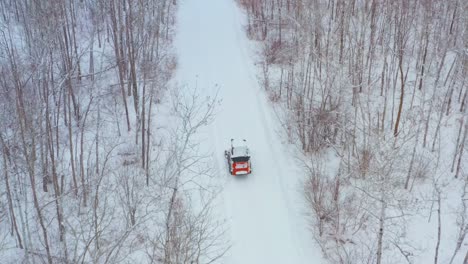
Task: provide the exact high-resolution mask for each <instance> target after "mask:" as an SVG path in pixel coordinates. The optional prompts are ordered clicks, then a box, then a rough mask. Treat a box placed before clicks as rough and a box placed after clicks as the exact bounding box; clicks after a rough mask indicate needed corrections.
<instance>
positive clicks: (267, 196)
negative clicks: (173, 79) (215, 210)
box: [176, 0, 323, 264]
mask: <svg viewBox="0 0 468 264" xmlns="http://www.w3.org/2000/svg"><path fill="white" fill-rule="evenodd" d="M179 8H180V9H179V11H178V12H179V13H178V22H177V23H178V31H177V37H176V48H177V53H178V57H179V68H178V73H177V81H178V82H179V83H182V84H188V85H195V83H196V85H197V86H198V89H199V90H200V91H201V92H202V93H204V94H206V95H207V94H210V93H211V94H213V93H215V91H216V90H217V89H219V98H220V99H221V100H222V102H221V105H220V106H219V107H218V109H217V114H216V119H215V121H214V122H213V124H212V125H211V127H210V131H211V134H210V137H211V140H210V141H209V142H208V143H207V144H208V145H210V149H211V150H213V155H214V156H215V159H216V160H217V169H218V170H219V171H218V173H217V174H218V175H219V177H220V178H222V179H223V185H224V188H223V192H222V197H221V199H222V204H223V206H224V208H223V209H222V210H221V211H223V212H220V213H222V214H223V215H224V216H225V217H226V218H227V219H228V226H227V228H228V230H229V233H228V234H229V235H230V238H229V239H230V241H231V242H232V248H231V249H230V251H229V252H228V255H227V257H226V258H225V259H224V260H223V263H236V264H247V263H255V264H261V263H268V264H271V263H281V264H286V263H294V264H299V263H323V261H321V258H320V252H319V250H318V249H317V246H315V245H314V243H313V242H312V238H311V234H310V233H309V231H308V229H307V225H306V220H305V217H304V216H303V214H302V213H303V212H302V209H301V208H302V207H301V205H302V200H301V193H300V191H299V190H300V186H299V180H300V178H299V177H298V174H297V169H295V167H296V166H295V165H294V164H295V161H294V159H293V158H292V157H290V156H289V155H288V154H287V153H286V152H285V151H284V146H283V145H282V144H281V140H280V139H279V136H278V134H277V131H278V128H279V124H278V121H277V120H276V117H275V115H274V112H273V111H272V109H271V108H270V106H269V104H268V102H267V100H266V96H265V93H264V92H263V91H262V90H261V88H260V87H259V84H258V81H257V78H256V72H257V71H256V67H255V65H254V59H253V56H252V54H253V51H252V49H253V43H252V42H250V41H249V40H248V39H247V37H246V35H245V32H244V30H243V25H244V24H245V16H244V14H243V12H242V11H241V10H240V8H239V7H238V6H237V4H236V3H235V2H234V0H180V2H179ZM231 137H234V138H245V139H247V141H248V143H249V147H250V150H251V153H252V168H253V171H254V172H253V174H251V175H249V176H247V177H241V178H236V177H233V176H230V175H229V174H228V172H227V168H226V162H225V159H224V156H223V152H224V150H225V149H226V148H227V147H228V146H229V144H230V138H231Z"/></svg>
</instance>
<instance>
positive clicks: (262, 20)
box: [238, 0, 468, 263]
mask: <svg viewBox="0 0 468 264" xmlns="http://www.w3.org/2000/svg"><path fill="white" fill-rule="evenodd" d="M238 2H239V3H240V5H241V6H242V7H243V8H244V10H245V11H246V14H247V19H248V23H247V25H246V31H247V34H248V35H249V36H250V38H252V39H254V40H256V41H260V42H261V43H262V49H261V58H262V61H261V62H260V63H259V65H260V67H261V72H262V78H261V80H262V82H263V86H264V87H265V89H266V90H267V91H268V94H269V96H270V99H271V100H272V101H273V102H279V103H280V104H279V105H280V106H283V109H285V110H286V111H285V113H286V114H285V117H284V120H289V121H288V122H287V121H285V122H284V127H285V128H286V130H287V131H288V136H289V139H290V140H291V141H292V142H298V144H299V145H300V148H301V149H302V150H303V151H304V152H305V153H309V154H310V155H312V157H313V158H311V161H310V163H309V165H308V167H309V169H310V175H309V180H308V181H307V182H306V184H305V187H304V188H305V194H306V200H307V201H308V203H309V206H310V208H311V211H312V212H313V213H312V215H314V219H313V223H314V226H315V229H314V233H315V234H316V237H317V238H318V241H321V242H322V243H321V245H322V246H323V251H324V254H325V255H326V256H327V257H328V258H329V259H330V260H331V262H332V263H363V262H366V263H368V262H372V263H383V262H385V258H383V257H382V256H383V255H385V254H384V253H383V251H385V250H387V251H388V252H392V251H395V252H396V253H395V254H396V255H399V256H400V257H401V260H400V261H398V262H405V261H409V262H411V261H412V260H414V254H416V252H417V250H416V249H415V248H413V247H412V246H413V244H414V243H413V242H414V241H411V239H410V238H408V237H405V234H406V233H405V232H406V231H404V229H405V228H406V227H407V222H406V221H408V219H410V218H411V217H412V216H410V215H416V214H417V213H415V212H414V211H412V210H416V209H415V208H414V207H412V206H413V205H414V204H417V206H418V207H419V208H420V210H423V209H421V208H422V207H424V206H426V205H427V203H429V204H430V203H431V202H429V200H430V199H428V198H427V197H426V199H427V200H425V201H424V202H421V197H418V198H419V202H418V203H416V202H415V201H417V200H416V199H417V198H416V197H415V194H414V191H413V187H414V183H415V182H416V183H418V181H422V180H423V179H432V183H427V184H428V185H432V186H431V188H432V191H433V194H432V195H431V197H432V198H433V200H432V201H434V200H437V201H439V203H438V205H439V211H438V212H439V214H440V208H441V207H443V206H444V200H443V198H441V196H442V197H443V193H444V192H455V193H458V194H459V198H458V199H457V204H459V205H460V208H465V207H466V201H465V200H464V198H463V197H465V196H464V195H465V194H466V186H467V183H466V178H467V175H466V170H467V167H466V164H468V163H467V157H466V153H465V152H466V135H467V133H468V115H467V114H466V112H467V110H466V108H467V100H468V98H467V91H468V88H467V86H468V85H467V76H468V55H467V53H466V48H467V43H468V31H467V28H466V24H467V19H468V18H467V16H466V15H465V14H466V12H467V10H468V5H467V3H465V2H464V1H459V0H453V1H417V0H414V1H385V0H369V1H362V0H352V1H343V0H306V1H304V0H239V1H238ZM330 150H333V151H332V152H333V153H334V154H335V155H336V156H337V159H336V162H333V161H332V162H330V160H328V161H327V159H326V158H323V156H324V155H323V153H326V152H328V151H330ZM325 156H327V155H325ZM331 163H334V164H336V165H338V166H337V168H335V167H333V166H332V167H330V164H331ZM453 178H457V179H454V180H452V179H453ZM446 179H450V180H447V182H445V180H446ZM458 182H460V183H458ZM457 183H458V184H457ZM450 184H452V185H450ZM454 185H455V187H457V186H458V187H460V186H465V187H460V188H454ZM447 186H450V187H447ZM444 188H445V189H444ZM450 188H454V189H451V190H450ZM428 190H431V189H428ZM429 192H431V191H429ZM435 194H438V195H435ZM441 194H442V195H441ZM402 201H405V204H406V206H402V205H401V202H402ZM432 203H433V202H432ZM412 204H413V205H412ZM422 204H424V205H422ZM441 204H442V205H441ZM410 205H411V206H410ZM410 207H411V208H410ZM432 208H433V207H431V209H432ZM425 209H427V208H426V207H425ZM425 209H424V210H425ZM427 210H429V209H427ZM457 210H458V209H457ZM425 212H427V211H425ZM466 213H467V211H466V209H459V210H458V211H457V214H458V215H459V216H460V217H461V219H465V218H466V216H464V215H466ZM419 214H421V215H422V214H423V213H421V212H419ZM439 216H440V215H439ZM462 216H463V217H462ZM429 219H430V218H429ZM440 219H441V218H440V217H439V222H438V226H439V235H438V238H436V240H437V247H436V245H434V248H436V250H435V251H434V258H433V259H434V261H435V263H437V262H438V261H439V262H440V263H442V262H443V261H442V262H441V260H440V256H439V254H438V253H439V246H440V243H441V241H440V239H441V238H440V226H441V221H443V219H444V218H443V216H442V220H440ZM423 221H424V220H423ZM446 224H455V223H454V221H448V222H446ZM398 225H400V227H399V228H395V226H398ZM365 226H367V228H366V227H365ZM467 227H468V225H467V222H466V220H463V221H462V223H459V224H458V227H457V228H458V230H459V232H458V234H457V239H458V241H463V239H464V237H465V234H466V230H467V229H468V228H467ZM389 229H390V230H389ZM435 232H436V234H437V229H436V231H435ZM366 233H367V235H366ZM373 234H376V235H373ZM369 236H370V237H372V238H375V240H369V239H367V238H368V237H369ZM442 242H443V241H442ZM457 245H458V246H457V248H456V250H455V252H454V254H453V256H450V257H451V259H450V258H448V259H449V260H450V261H451V262H452V261H454V259H455V257H456V255H457V252H458V250H459V249H460V242H457ZM388 254H389V255H392V256H394V255H395V254H393V253H388ZM467 257H468V254H467ZM447 261H448V260H447ZM465 261H467V260H466V259H465Z"/></svg>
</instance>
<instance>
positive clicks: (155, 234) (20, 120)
mask: <svg viewBox="0 0 468 264" xmlns="http://www.w3.org/2000/svg"><path fill="white" fill-rule="evenodd" d="M176 9H177V1H175V0H158V1H147V0H142V1H130V0H111V1H103V0H80V1H73V0H63V1H50V0H44V1H42V0H41V1H37V0H25V1H16V0H7V1H0V73H1V78H0V106H1V109H2V110H1V111H0V120H1V122H0V149H1V151H0V156H1V163H0V164H1V165H0V168H1V171H2V177H1V180H0V197H1V200H0V223H1V224H0V229H1V230H2V232H0V233H2V234H5V235H4V236H2V237H1V238H0V241H3V243H0V245H1V246H0V255H3V254H5V255H4V256H5V258H3V257H2V259H5V260H6V261H8V260H9V259H8V258H6V256H14V255H16V256H17V257H15V258H13V259H12V258H10V260H11V261H20V260H21V262H25V263H30V262H32V263H37V262H38V261H39V262H46V263H49V264H50V263H116V262H119V261H127V262H128V261H129V262H132V261H136V262H141V261H145V262H151V263H154V262H157V263H159V262H160V263H193V262H190V261H198V260H200V259H201V258H202V257H203V256H209V255H210V254H214V253H213V252H214V251H213V250H212V249H211V248H210V246H209V245H205V244H204V243H205V241H208V238H207V237H208V236H209V235H210V236H212V237H213V236H214V235H213V233H208V230H211V229H215V228H216V227H213V228H212V227H211V226H209V227H207V226H206V225H207V222H208V221H209V220H210V218H209V217H208V212H207V211H208V209H209V208H203V210H200V212H198V213H194V212H192V211H191V208H190V204H189V202H187V204H185V202H184V198H183V195H180V196H179V195H176V194H178V193H177V190H178V188H179V187H180V185H181V183H180V182H181V181H182V180H181V179H180V175H181V173H183V171H184V169H185V167H186V165H185V163H188V162H192V160H191V159H190V158H189V157H187V156H188V155H189V154H188V151H187V150H186V149H185V148H184V146H181V143H180V142H179V141H180V140H179V141H177V142H175V143H174V142H170V143H169V142H167V143H164V142H163V140H162V139H161V138H156V136H155V133H154V131H153V128H154V127H156V125H157V123H156V122H155V121H154V113H155V108H156V104H158V103H159V102H160V101H161V98H162V96H163V93H164V91H166V90H167V89H166V86H167V83H168V81H169V79H170V78H171V76H172V74H173V72H174V70H175V68H176V66H177V63H176V59H175V56H174V54H173V52H172V40H173V37H174V32H173V31H174V27H175V11H176ZM177 99H180V98H175V100H177ZM187 102H191V103H192V104H195V103H196V102H195V100H192V101H190V100H187ZM197 109H200V108H197ZM179 111H182V110H180V109H179ZM175 112H176V115H178V116H177V117H178V118H179V119H180V120H183V119H184V118H187V116H188V115H189V114H192V115H194V113H185V112H183V111H182V112H180V113H179V112H177V111H175ZM207 112H208V113H210V109H208V110H207ZM192 118H193V116H192ZM180 120H179V121H180ZM205 121H206V120H204V121H203V122H205ZM174 122H177V120H176V121H174ZM179 132H180V133H179V134H178V135H177V137H179V138H177V139H181V138H183V139H186V140H187V141H186V142H185V144H187V142H189V141H188V138H190V137H191V136H192V135H193V133H194V130H193V131H192V130H190V131H188V130H180V131H179ZM156 139H157V142H156ZM169 144H172V145H171V146H172V148H169V147H167V145H169ZM162 149H164V151H165V152H164V151H163V150H162ZM153 154H154V155H155V156H152V155H153ZM174 160H176V161H177V162H176V161H174ZM158 169H160V170H161V171H162V172H160V173H155V171H156V170H158ZM162 169H164V170H162ZM202 220H203V221H202ZM205 233H206V234H205ZM210 241H211V240H210ZM206 243H207V242H206ZM135 252H140V253H138V254H140V257H139V258H136V259H134V258H133V257H134V256H133V255H132V254H135ZM207 252H209V253H207ZM138 254H136V255H138Z"/></svg>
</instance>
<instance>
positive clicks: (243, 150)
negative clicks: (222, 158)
mask: <svg viewBox="0 0 468 264" xmlns="http://www.w3.org/2000/svg"><path fill="white" fill-rule="evenodd" d="M249 156H250V155H249V148H248V147H246V146H238V147H234V148H233V150H232V155H231V157H232V158H235V157H249Z"/></svg>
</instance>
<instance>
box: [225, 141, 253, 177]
mask: <svg viewBox="0 0 468 264" xmlns="http://www.w3.org/2000/svg"><path fill="white" fill-rule="evenodd" d="M243 142H244V144H243V145H239V146H235V145H234V139H231V149H229V150H226V151H224V156H225V157H226V159H227V162H228V167H229V172H230V173H231V175H245V174H250V173H252V166H251V164H250V152H249V148H248V147H247V144H246V140H245V139H244V140H243Z"/></svg>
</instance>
